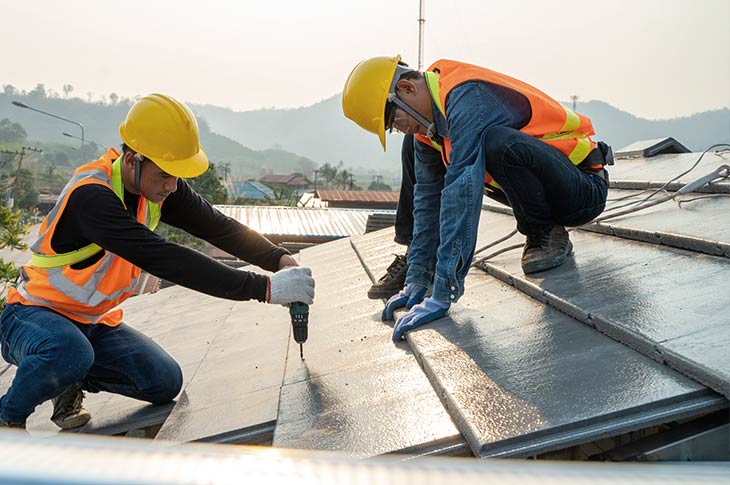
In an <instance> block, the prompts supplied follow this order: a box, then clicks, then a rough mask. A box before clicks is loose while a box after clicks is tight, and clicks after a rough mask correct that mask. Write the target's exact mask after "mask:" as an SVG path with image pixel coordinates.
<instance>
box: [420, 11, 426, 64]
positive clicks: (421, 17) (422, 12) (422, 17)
mask: <svg viewBox="0 0 730 485" xmlns="http://www.w3.org/2000/svg"><path fill="white" fill-rule="evenodd" d="M425 3H426V0H418V70H419V71H422V70H423V24H425V23H426V19H425V18H424V15H425V10H426V7H425V5H424V4H425Z"/></svg>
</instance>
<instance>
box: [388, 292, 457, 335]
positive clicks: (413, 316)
mask: <svg viewBox="0 0 730 485" xmlns="http://www.w3.org/2000/svg"><path fill="white" fill-rule="evenodd" d="M450 306H451V303H448V302H444V301H438V300H434V299H433V298H431V297H429V298H426V299H425V300H424V301H423V303H421V304H420V305H416V306H414V307H413V308H411V311H409V312H408V313H406V314H405V315H403V316H401V317H400V318H399V319H398V321H397V322H395V326H394V327H393V342H397V341H398V340H400V339H402V338H403V334H405V333H406V332H407V331H409V330H412V329H414V328H416V327H418V326H420V325H423V324H424V323H428V322H433V321H434V320H436V319H438V318H441V317H443V316H444V315H446V312H447V311H449V307H450Z"/></svg>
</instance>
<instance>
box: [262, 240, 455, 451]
mask: <svg viewBox="0 0 730 485" xmlns="http://www.w3.org/2000/svg"><path fill="white" fill-rule="evenodd" d="M301 262H302V263H304V264H307V265H308V266H310V267H311V268H312V271H313V273H314V276H315V278H316V279H317V298H316V300H315V305H313V306H312V307H311V308H310V315H309V340H308V341H307V342H306V343H305V344H304V358H305V360H304V361H303V362H302V361H301V360H300V359H299V346H298V345H293V344H291V343H290V348H289V354H288V359H287V364H286V372H285V380H284V385H283V387H282V392H281V399H280V403H279V417H278V422H277V426H276V431H275V434H274V445H275V446H281V447H286V448H309V449H319V450H335V449H337V450H343V451H346V452H348V453H349V454H352V455H356V456H371V455H377V454H382V453H388V452H394V451H400V450H404V449H422V448H425V447H428V446H429V445H430V444H433V443H434V442H437V441H439V440H444V439H446V440H450V441H452V442H457V443H458V442H461V438H460V437H459V432H458V430H457V429H456V427H455V426H454V424H453V422H452V421H451V419H450V417H449V415H448V414H447V413H446V411H445V410H444V408H443V406H442V405H441V402H440V401H439V399H438V397H437V395H436V393H435V392H434V390H433V388H432V387H431V385H430V383H429V382H428V380H427V379H426V377H425V376H424V374H423V372H422V371H421V369H420V368H419V366H418V364H417V362H416V360H415V359H414V357H413V355H412V354H411V353H410V352H409V351H408V350H407V348H405V347H404V346H403V345H400V346H395V345H393V343H392V342H391V339H390V333H391V329H390V328H389V327H388V326H386V325H383V324H382V323H380V322H379V321H378V315H379V314H380V311H381V309H382V303H381V302H380V301H373V300H368V299H367V296H366V292H367V288H368V286H370V284H371V281H370V279H369V278H368V276H367V275H366V273H365V271H364V269H363V267H362V265H361V263H360V261H359V259H358V257H357V255H356V254H355V253H354V251H353V249H352V247H351V245H350V241H349V240H343V241H336V242H332V243H328V244H326V245H322V246H317V247H314V248H310V249H307V250H305V251H303V252H302V253H301Z"/></svg>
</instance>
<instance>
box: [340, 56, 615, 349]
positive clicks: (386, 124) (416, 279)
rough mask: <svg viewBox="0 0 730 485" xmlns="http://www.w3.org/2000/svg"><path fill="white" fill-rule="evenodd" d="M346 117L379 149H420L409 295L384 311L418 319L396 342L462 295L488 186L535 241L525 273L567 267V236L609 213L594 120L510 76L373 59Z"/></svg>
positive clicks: (357, 73) (604, 155) (403, 321)
mask: <svg viewBox="0 0 730 485" xmlns="http://www.w3.org/2000/svg"><path fill="white" fill-rule="evenodd" d="M342 108H343V111H344V114H345V116H347V117H348V118H350V119H351V120H353V121H354V122H355V123H357V124H358V125H359V126H360V127H361V128H363V129H365V130H367V131H370V132H372V133H375V134H376V135H378V137H379V138H380V142H381V144H382V145H383V149H385V130H390V129H393V128H395V129H396V130H398V131H401V132H403V133H406V134H413V135H414V136H415V139H416V140H417V142H416V143H415V149H414V155H415V168H414V172H415V187H414V194H413V238H412V242H411V244H410V247H409V249H408V271H407V275H406V281H405V283H406V285H405V288H404V289H403V290H401V291H400V292H399V293H398V294H396V295H394V296H392V297H391V298H390V299H389V300H388V302H387V303H386V306H385V310H384V311H383V320H390V319H391V318H392V317H393V311H394V310H395V309H397V308H400V307H406V308H407V309H410V311H409V312H408V313H407V314H405V315H403V316H401V317H400V318H399V319H398V321H397V322H396V324H395V329H394V332H393V339H394V340H398V339H400V338H402V337H403V334H404V333H405V332H407V331H408V330H410V329H412V328H415V327H417V326H419V325H422V324H424V323H427V322H431V321H433V320H435V319H437V318H440V317H442V316H444V315H445V314H446V312H447V311H448V309H449V307H450V305H451V304H452V303H455V302H456V301H458V299H459V298H460V297H461V296H462V295H463V294H464V279H465V277H466V274H467V272H468V271H469V267H470V265H471V262H472V258H473V256H474V249H475V245H476V236H477V226H478V224H479V216H480V212H481V206H482V195H483V193H484V189H485V187H486V188H487V193H488V195H491V196H492V197H494V198H496V199H497V200H500V201H501V202H504V203H506V204H508V205H509V206H511V207H512V210H513V212H514V216H515V219H516V220H517V229H518V230H519V231H520V232H521V233H522V234H524V235H525V236H527V241H526V244H525V249H524V253H523V255H522V269H523V271H524V272H525V273H534V272H538V271H544V270H547V269H550V268H554V267H556V266H559V265H560V264H562V263H563V262H565V260H566V259H567V258H568V256H569V254H570V252H571V250H572V247H573V246H572V244H571V242H570V239H569V238H568V233H567V231H566V230H565V226H579V225H582V224H585V223H587V222H589V221H591V220H592V219H594V218H595V217H597V216H598V215H599V214H600V213H601V212H602V211H603V209H604V206H605V203H606V195H607V189H608V185H607V179H608V177H607V172H606V170H605V169H604V165H606V164H610V163H611V162H612V157H611V155H610V149H609V147H608V146H607V145H605V144H604V143H600V142H599V143H598V144H597V143H595V142H593V140H591V135H593V134H594V131H593V126H592V124H591V120H590V119H588V118H587V117H585V116H582V115H580V114H578V113H575V112H573V111H571V110H570V109H568V108H566V107H564V106H563V105H561V104H560V103H559V102H557V101H555V100H554V99H552V98H550V97H549V96H548V95H546V94H545V93H543V92H541V91H539V90H538V89H536V88H534V87H532V86H530V85H529V84H527V83H524V82H522V81H519V80H517V79H514V78H512V77H509V76H506V75H504V74H501V73H498V72H496V71H492V70H490V69H486V68H483V67H479V66H474V65H471V64H466V63H463V62H457V61H451V60H440V61H437V62H436V63H434V64H433V65H432V66H431V67H429V68H428V70H427V71H426V72H423V73H421V72H418V71H415V70H413V69H410V68H408V66H407V65H405V64H403V63H401V62H400V56H396V57H376V58H372V59H368V60H366V61H363V62H361V63H360V64H358V65H357V66H356V67H355V69H354V70H353V71H352V73H351V74H350V76H349V77H348V79H347V81H346V83H345V88H344V91H343V94H342ZM406 175H407V174H406V173H405V171H404V180H405V177H406ZM401 194H402V192H401ZM428 288H432V295H431V296H430V297H428V298H425V295H426V292H427V289H428ZM424 298H425V300H424Z"/></svg>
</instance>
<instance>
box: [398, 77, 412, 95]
mask: <svg viewBox="0 0 730 485" xmlns="http://www.w3.org/2000/svg"><path fill="white" fill-rule="evenodd" d="M395 89H396V90H397V91H403V92H405V93H406V94H413V93H415V92H416V83H414V82H413V81H411V80H410V79H399V80H398V82H397V83H395Z"/></svg>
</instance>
